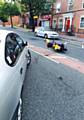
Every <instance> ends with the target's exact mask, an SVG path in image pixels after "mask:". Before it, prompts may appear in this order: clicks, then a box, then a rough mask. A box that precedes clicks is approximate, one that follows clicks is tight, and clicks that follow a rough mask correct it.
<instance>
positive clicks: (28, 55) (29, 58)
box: [27, 50, 31, 68]
mask: <svg viewBox="0 0 84 120" xmlns="http://www.w3.org/2000/svg"><path fill="white" fill-rule="evenodd" d="M27 58H28V60H27V68H28V66H29V65H30V63H31V53H30V51H29V50H28V54H27Z"/></svg>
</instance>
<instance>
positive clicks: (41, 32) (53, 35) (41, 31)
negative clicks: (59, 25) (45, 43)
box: [35, 27, 59, 39]
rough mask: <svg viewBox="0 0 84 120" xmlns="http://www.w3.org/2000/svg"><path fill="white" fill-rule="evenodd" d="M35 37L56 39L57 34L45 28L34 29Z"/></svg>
mask: <svg viewBox="0 0 84 120" xmlns="http://www.w3.org/2000/svg"><path fill="white" fill-rule="evenodd" d="M35 36H40V37H44V38H54V39H55V38H58V37H59V34H58V33H57V32H55V31H52V30H51V29H49V28H47V27H46V28H45V27H36V28H35Z"/></svg>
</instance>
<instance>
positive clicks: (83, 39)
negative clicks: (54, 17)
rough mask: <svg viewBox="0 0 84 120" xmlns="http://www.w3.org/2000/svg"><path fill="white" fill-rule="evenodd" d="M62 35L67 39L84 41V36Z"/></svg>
mask: <svg viewBox="0 0 84 120" xmlns="http://www.w3.org/2000/svg"><path fill="white" fill-rule="evenodd" d="M60 37H62V38H63V39H67V40H72V41H78V42H84V38H78V37H77V36H68V35H60Z"/></svg>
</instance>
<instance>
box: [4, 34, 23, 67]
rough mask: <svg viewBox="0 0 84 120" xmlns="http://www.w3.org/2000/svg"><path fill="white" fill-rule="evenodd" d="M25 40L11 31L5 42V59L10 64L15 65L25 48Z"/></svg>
mask: <svg viewBox="0 0 84 120" xmlns="http://www.w3.org/2000/svg"><path fill="white" fill-rule="evenodd" d="M22 44H23V41H22V40H21V39H20V37H19V36H18V35H16V34H14V33H10V34H8V35H7V37H6V43H5V60H6V62H7V64H8V65H10V66H13V65H14V64H15V63H16V61H17V58H18V57H19V55H20V53H21V52H22V50H23V48H24V47H23V45H22Z"/></svg>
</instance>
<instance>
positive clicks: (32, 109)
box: [13, 29, 84, 120]
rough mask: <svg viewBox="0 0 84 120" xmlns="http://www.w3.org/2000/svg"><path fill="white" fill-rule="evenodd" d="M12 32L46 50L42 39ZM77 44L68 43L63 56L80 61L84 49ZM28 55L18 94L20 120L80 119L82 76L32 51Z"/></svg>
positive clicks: (83, 94) (83, 116) (83, 96)
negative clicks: (29, 61)
mask: <svg viewBox="0 0 84 120" xmlns="http://www.w3.org/2000/svg"><path fill="white" fill-rule="evenodd" d="M13 30H15V31H17V32H18V33H19V34H20V35H21V37H22V38H23V39H25V40H26V41H28V42H29V43H30V44H33V45H35V46H40V47H43V48H46V47H45V42H44V41H43V38H39V37H34V35H33V33H31V32H28V31H23V30H20V29H19V30H18V29H13ZM77 44H78V43H75V45H74V44H71V43H68V52H66V53H65V56H66V55H68V56H71V57H74V58H77V59H79V60H81V61H84V49H81V44H80V45H79V46H78V45H77ZM46 49H47V48H46ZM31 54H32V61H31V64H30V66H29V69H28V70H27V73H26V77H25V81H24V89H23V95H22V96H23V112H22V120H83V119H84V74H82V73H80V72H78V71H77V70H74V69H71V68H70V67H68V66H65V65H64V64H61V63H60V64H57V63H56V62H52V61H50V60H48V59H46V58H44V57H43V56H41V55H39V54H37V53H35V52H32V51H31Z"/></svg>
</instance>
